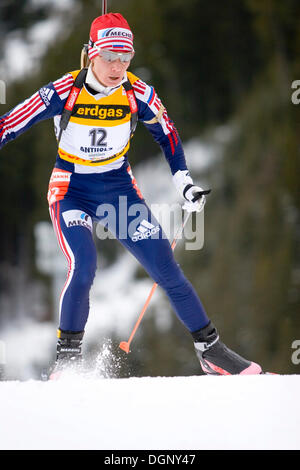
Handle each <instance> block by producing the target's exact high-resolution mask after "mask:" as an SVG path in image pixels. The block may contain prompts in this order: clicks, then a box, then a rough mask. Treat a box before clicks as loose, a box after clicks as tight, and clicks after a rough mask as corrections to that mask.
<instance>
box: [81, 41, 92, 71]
mask: <svg viewBox="0 0 300 470" xmlns="http://www.w3.org/2000/svg"><path fill="white" fill-rule="evenodd" d="M89 64H90V59H89V56H88V45H87V44H84V45H83V48H82V50H81V56H80V67H81V68H82V69H83V68H85V67H88V66H89Z"/></svg>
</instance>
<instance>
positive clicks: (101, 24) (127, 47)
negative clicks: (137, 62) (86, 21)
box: [88, 13, 134, 60]
mask: <svg viewBox="0 0 300 470" xmlns="http://www.w3.org/2000/svg"><path fill="white" fill-rule="evenodd" d="M98 48H101V49H109V50H111V51H115V52H134V49H133V34H132V32H131V29H130V26H129V24H128V23H127V21H126V20H125V18H124V17H123V16H122V15H121V14H120V13H107V14H106V15H102V16H98V18H95V20H94V21H93V22H92V25H91V30H90V40H89V45H88V54H89V59H90V60H91V59H93V57H96V55H97V54H98V53H99V49H98Z"/></svg>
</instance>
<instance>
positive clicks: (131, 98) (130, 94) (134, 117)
mask: <svg viewBox="0 0 300 470" xmlns="http://www.w3.org/2000/svg"><path fill="white" fill-rule="evenodd" d="M122 85H123V88H124V90H125V91H126V95H127V99H128V103H129V107H130V112H131V118H130V127H131V137H132V136H133V134H134V131H135V128H136V125H137V122H138V106H137V102H136V99H135V94H134V91H133V86H132V84H131V83H130V81H129V80H127V81H126V82H124V83H122Z"/></svg>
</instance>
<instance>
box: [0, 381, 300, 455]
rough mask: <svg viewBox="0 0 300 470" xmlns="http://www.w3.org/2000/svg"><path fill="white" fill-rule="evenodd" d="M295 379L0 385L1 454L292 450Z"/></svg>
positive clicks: (297, 417)
mask: <svg viewBox="0 0 300 470" xmlns="http://www.w3.org/2000/svg"><path fill="white" fill-rule="evenodd" d="M299 388H300V376H299V375H289V376H288V375H285V376H279V375H278V376H277V375H265V376H245V377H239V376H227V377H226V376H223V377H209V376H198V377H197V376H192V377H155V378H154V377H152V378H151V377H144V378H134V377H132V378H124V379H117V378H114V379H110V378H99V377H98V378H97V377H95V376H93V375H91V376H88V377H85V378H83V377H82V376H71V375H70V376H67V377H65V378H62V379H60V380H58V381H48V382H40V381H35V380H31V381H25V382H20V381H7V382H0V397H1V400H0V417H1V419H0V449H2V450H4V449H5V450H7V449H9V450H19V449H22V450H29V449H33V450H38V449H42V450H43V449H44V450H46V449H50V450H51V449H52V450H56V449H79V450H80V449H81V450H88V449H92V450H162V449H168V450H179V449H181V450H201V449H206V450H211V449H222V450H227V449H234V450H238V449H258V450H261V449H268V450H271V449H299V448H300V434H299V425H300V412H299V411H300V409H299V408H300V404H299Z"/></svg>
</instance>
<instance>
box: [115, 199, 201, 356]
mask: <svg viewBox="0 0 300 470" xmlns="http://www.w3.org/2000/svg"><path fill="white" fill-rule="evenodd" d="M209 193H210V190H207V191H200V192H199V193H197V194H196V196H195V197H194V202H195V201H197V200H198V199H200V198H201V197H202V196H203V195H205V194H209ZM190 214H191V212H187V214H186V215H185V217H184V220H183V222H182V224H181V226H180V227H179V228H178V230H177V232H176V234H175V237H174V240H173V242H172V244H171V248H172V250H173V251H174V250H175V247H176V245H177V241H178V239H179V237H180V236H181V235H182V233H183V230H184V227H185V225H186V223H187V221H188V219H189V217H190ZM157 285H158V284H157V283H156V282H154V284H153V286H152V288H151V291H150V293H149V295H148V297H147V300H146V302H145V304H144V306H143V308H142V311H141V313H140V315H139V317H138V319H137V321H136V324H135V325H134V327H133V330H132V332H131V335H130V337H129V340H128V341H121V343H120V344H119V348H120V349H122V350H123V351H125V352H126V353H127V354H128V353H129V352H130V349H129V348H130V344H131V341H132V339H133V337H134V335H135V333H136V330H137V329H138V327H139V324H140V323H141V321H142V318H143V316H144V314H145V312H146V310H147V307H148V305H149V303H150V300H151V298H152V296H153V294H154V292H155V290H156V288H157Z"/></svg>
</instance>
